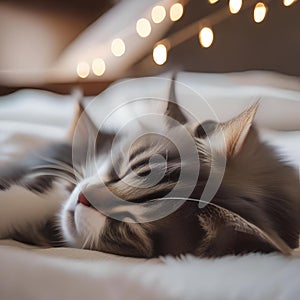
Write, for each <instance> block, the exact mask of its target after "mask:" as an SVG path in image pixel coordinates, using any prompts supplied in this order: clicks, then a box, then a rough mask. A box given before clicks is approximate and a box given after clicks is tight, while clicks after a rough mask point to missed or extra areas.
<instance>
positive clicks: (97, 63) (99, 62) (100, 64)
mask: <svg viewBox="0 0 300 300" xmlns="http://www.w3.org/2000/svg"><path fill="white" fill-rule="evenodd" d="M92 70H93V73H94V74H95V75H97V76H101V75H103V74H104V72H105V70H106V66H105V61H104V60H103V59H102V58H95V59H94V60H93V63H92Z"/></svg>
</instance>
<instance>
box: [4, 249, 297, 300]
mask: <svg viewBox="0 0 300 300" xmlns="http://www.w3.org/2000/svg"><path fill="white" fill-rule="evenodd" d="M1 248H2V249H1V256H0V266H1V273H0V295H1V299H3V300H4V299H5V300H8V299H22V300H27V299H28V300H40V299H43V300H53V299H64V300H68V299H70V300H77V299H78V300H81V299H103V300H105V299H111V300H113V299H116V300H118V299H132V300H133V299H143V300H147V299H180V300H181V299H206V300H208V299H222V300H226V299H237V300H240V299H245V300H246V299H251V300H253V299H257V300H258V299H261V300H266V299H280V300H296V299H299V296H300V258H288V257H283V256H281V255H275V254H272V255H260V254H251V255H247V256H242V257H231V256H228V257H223V258H221V259H214V260H212V259H210V260H208V259H199V258H196V257H192V256H187V257H183V258H182V259H180V260H179V259H178V260H176V259H173V258H165V259H164V261H163V263H156V261H154V262H153V263H152V262H151V260H150V261H147V262H140V263H136V262H135V263H128V262H127V263H124V262H116V261H110V260H107V261H103V260H102V261H101V260H96V261H95V260H75V259H62V258H54V257H48V256H44V255H39V254H34V253H31V252H27V251H25V250H20V249H13V248H11V247H1ZM12 262H14V263H13V264H12Z"/></svg>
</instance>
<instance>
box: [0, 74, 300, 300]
mask: <svg viewBox="0 0 300 300" xmlns="http://www.w3.org/2000/svg"><path fill="white" fill-rule="evenodd" d="M166 76H167V75H164V76H162V77H166ZM178 79H179V80H180V81H181V82H182V84H181V86H180V85H178V86H176V93H177V95H178V99H179V103H180V104H181V105H183V106H185V107H186V108H188V109H189V110H192V111H193V112H194V113H195V114H196V115H197V118H198V119H199V120H200V121H201V120H203V119H206V118H208V117H210V115H209V113H208V114H207V115H206V113H207V110H202V109H199V107H201V105H200V103H203V101H202V100H203V99H205V101H207V102H208V103H209V105H210V106H211V107H212V108H213V110H214V112H215V113H216V116H217V117H218V118H219V119H221V120H225V119H228V118H229V117H231V116H233V115H235V114H236V113H238V112H239V111H241V110H242V109H244V108H245V107H247V106H248V105H249V103H252V102H253V101H255V100H257V99H258V98H261V102H262V103H261V109H260V111H259V113H258V116H257V119H256V122H257V124H258V125H259V126H262V127H264V129H263V130H262V131H261V134H262V137H263V138H264V139H266V140H267V141H269V142H270V143H272V144H273V145H275V146H276V147H277V149H278V151H279V152H280V153H282V154H283V155H284V156H285V157H286V158H287V159H288V160H290V161H291V163H292V164H294V165H295V166H296V167H299V165H300V151H299V149H300V131H298V130H300V119H299V113H300V101H299V100H300V84H299V79H298V78H290V77H286V76H279V75H276V74H271V73H264V72H263V73H246V74H223V75H213V74H190V73H181V74H179V76H178ZM154 83H155V84H154ZM186 85H189V86H190V88H187V87H186ZM153 87H155V89H154V88H153ZM168 87H169V85H168V82H167V81H166V80H161V79H158V78H152V79H138V80H131V81H127V82H121V83H119V84H116V85H115V86H114V87H113V88H110V89H109V90H108V91H106V92H104V93H103V94H102V95H100V96H99V97H97V98H96V100H95V101H96V103H97V106H98V108H99V110H95V109H94V110H90V113H91V115H92V117H93V119H94V120H95V121H96V122H98V124H101V122H102V120H103V118H105V116H106V115H107V111H111V110H112V108H113V107H116V106H117V105H119V104H120V103H122V102H124V101H125V100H130V99H136V98H139V97H141V96H144V97H145V96H146V97H158V98H163V97H166V95H167V92H168ZM199 94H200V98H201V99H202V100H201V101H198V102H197V98H196V97H197V95H198V97H199ZM1 98H2V99H0V144H1V147H0V165H1V163H5V162H6V161H7V160H9V159H14V158H15V157H16V156H19V155H22V153H24V151H30V149H31V147H35V146H36V143H37V144H38V143H43V142H46V141H47V140H49V139H62V138H63V137H64V135H65V132H66V128H67V125H68V124H69V123H70V121H71V117H72V114H73V112H74V101H73V99H72V97H71V96H64V97H62V96H59V95H54V94H51V93H48V92H43V91H30V90H24V91H19V92H17V93H15V94H12V95H9V96H5V97H1ZM193 103H196V104H193ZM197 108H198V111H197ZM132 114H134V111H132V110H131V111H128V112H126V114H122V115H120V116H119V117H115V118H114V119H113V120H112V121H111V122H110V123H108V124H107V126H108V127H110V126H111V127H114V128H118V127H119V126H122V122H125V119H126V118H127V117H128V116H130V115H132ZM274 129H282V130H290V131H275V130H274ZM297 129H298V130H297ZM0 201H1V199H0ZM296 256H297V255H296ZM299 295H300V259H299V258H297V257H282V256H281V255H275V254H270V255H260V254H255V255H254V254H251V255H246V256H242V257H224V258H221V259H216V260H208V259H198V258H194V257H190V256H188V257H185V258H182V259H181V260H176V259H172V258H167V259H162V260H158V259H155V260H149V261H147V260H143V259H141V260H140V259H132V258H122V257H118V256H115V255H109V254H103V253H100V252H95V251H87V250H80V249H67V248H54V249H42V248H38V247H32V246H27V245H23V244H20V243H16V242H13V241H8V240H4V241H0V299H1V300H2V299H30V300H34V299H49V300H50V299H51V300H52V299H72V300H76V299H291V300H292V299H298V298H299Z"/></svg>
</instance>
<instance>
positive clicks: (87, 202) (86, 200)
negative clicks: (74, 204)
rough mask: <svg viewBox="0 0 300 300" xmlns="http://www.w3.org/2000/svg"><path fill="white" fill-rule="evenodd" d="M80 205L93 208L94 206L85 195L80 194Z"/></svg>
mask: <svg viewBox="0 0 300 300" xmlns="http://www.w3.org/2000/svg"><path fill="white" fill-rule="evenodd" d="M78 203H80V204H83V205H85V206H88V207H91V206H92V204H91V203H90V202H89V201H88V199H87V198H86V197H85V195H84V194H83V193H80V194H79V195H78Z"/></svg>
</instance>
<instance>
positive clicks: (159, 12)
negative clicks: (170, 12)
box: [151, 5, 167, 24]
mask: <svg viewBox="0 0 300 300" xmlns="http://www.w3.org/2000/svg"><path fill="white" fill-rule="evenodd" d="M166 15H167V12H166V9H165V8H164V7H163V6H162V5H156V6H154V7H153V8H152V11H151V18H152V21H153V22H154V23H156V24H159V23H161V22H162V21H163V20H164V19H165V17H166Z"/></svg>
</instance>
